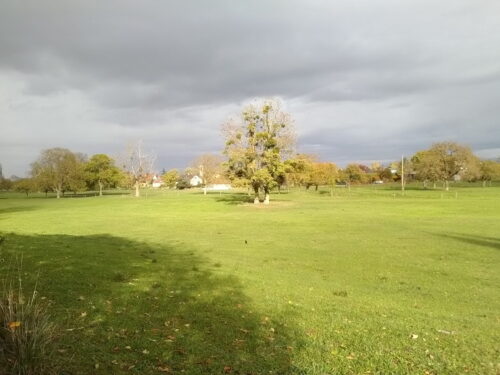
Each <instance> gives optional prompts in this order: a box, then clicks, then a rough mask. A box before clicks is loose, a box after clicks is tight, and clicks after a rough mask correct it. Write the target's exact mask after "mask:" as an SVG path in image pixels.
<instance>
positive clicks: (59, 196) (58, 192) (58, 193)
mask: <svg viewBox="0 0 500 375" xmlns="http://www.w3.org/2000/svg"><path fill="white" fill-rule="evenodd" d="M56 198H57V199H59V198H61V190H59V189H56Z"/></svg>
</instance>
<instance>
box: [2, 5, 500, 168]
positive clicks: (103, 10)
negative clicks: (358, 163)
mask: <svg viewBox="0 0 500 375" xmlns="http://www.w3.org/2000/svg"><path fill="white" fill-rule="evenodd" d="M498 14H500V5H499V3H498V2H496V1H486V0H484V1H465V0H463V1H456V0H453V1H452V0H450V1H442V2H434V1H432V2H431V1H420V0H419V1H407V2H400V1H395V0H391V1H389V0H384V1H382V0H380V1H373V0H372V1H335V2H332V1H307V2H305V1H303V2H300V1H272V2H264V1H262V2H261V1H253V2H242V1H241V2H235V1H230V0H227V1H210V2H206V1H155V0H146V1H141V2H140V3H138V2H135V1H131V0H130V1H104V2H103V1H101V2H92V1H71V2H68V1H62V0H60V1H55V0H47V1H29V0H28V1H14V0H5V1H3V2H1V3H0V124H1V125H0V126H1V127H2V133H3V135H4V136H2V138H1V139H0V146H1V147H0V162H2V163H3V164H4V169H7V170H9V171H12V173H18V174H21V173H23V172H24V171H25V170H26V169H27V168H28V164H29V162H30V161H32V160H33V159H34V158H35V157H36V155H37V153H38V151H39V149H41V148H44V147H52V146H66V147H70V148H72V149H74V150H78V151H83V152H87V153H93V152H109V153H115V152H118V150H119V149H120V148H122V147H123V144H124V143H126V142H127V141H128V140H133V139H139V138H141V139H144V142H145V144H146V145H148V147H151V148H153V149H155V151H156V153H157V154H158V156H159V162H158V167H159V168H161V167H163V166H166V167H169V166H183V165H184V164H185V163H186V162H187V161H188V160H189V159H190V158H192V157H194V156H195V155H196V154H198V153H200V152H209V151H217V150H219V149H220V148H221V141H220V136H219V124H220V123H221V122H222V121H224V119H225V118H227V117H228V116H229V115H231V114H232V113H234V112H235V111H237V110H238V108H239V107H240V106H241V104H242V103H243V102H245V101H247V100H249V99H251V98H253V97H260V96H280V97H282V98H283V99H284V100H285V101H286V103H287V108H288V110H290V111H291V112H292V114H293V115H294V116H295V118H296V120H297V121H296V126H297V129H298V131H299V134H300V135H301V138H300V142H299V146H300V147H301V148H302V150H304V151H310V152H317V153H319V154H320V155H321V156H322V157H323V158H326V159H332V160H337V161H340V162H344V161H346V162H347V161H349V160H374V159H382V160H384V159H387V160H390V159H393V158H397V157H398V155H400V154H401V153H403V152H406V153H408V152H413V151H415V150H417V149H420V148H423V147H426V146H428V145H429V143H432V142H434V141H439V140H443V139H453V140H457V141H460V142H465V143H469V144H471V145H472V146H473V147H474V148H475V149H476V150H479V151H480V150H485V151H484V152H483V154H484V153H486V154H487V155H491V156H494V154H495V153H496V152H497V151H495V150H497V149H499V148H500V144H499V143H500V141H499V140H500V133H499V130H498V129H500V124H499V123H498V121H499V120H498V119H499V118H500V109H499V108H498V105H497V104H496V103H498V102H500V49H499V48H498V45H500V26H499V23H498ZM41 129H43V131H40V130H41ZM499 151H500V150H499Z"/></svg>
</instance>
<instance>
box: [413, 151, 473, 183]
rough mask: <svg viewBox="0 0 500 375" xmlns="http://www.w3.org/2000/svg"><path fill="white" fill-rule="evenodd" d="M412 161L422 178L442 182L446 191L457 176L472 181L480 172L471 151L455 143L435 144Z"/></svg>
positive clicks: (419, 153) (416, 155)
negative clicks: (465, 177)
mask: <svg viewBox="0 0 500 375" xmlns="http://www.w3.org/2000/svg"><path fill="white" fill-rule="evenodd" d="M412 161H413V163H414V168H415V171H416V173H417V175H419V176H420V178H428V179H431V180H433V179H434V180H438V181H442V182H443V184H444V186H445V189H446V190H449V181H450V180H452V179H453V178H454V177H455V176H457V175H459V174H462V175H464V176H467V178H468V179H472V178H473V175H476V174H478V171H479V168H476V166H477V164H476V163H477V158H476V156H475V155H474V154H473V153H472V151H471V149H470V148H469V147H467V146H464V145H460V144H458V143H455V142H440V143H435V144H433V145H432V147H431V148H429V149H428V150H424V151H420V152H417V153H416V154H415V155H414V156H413V158H412Z"/></svg>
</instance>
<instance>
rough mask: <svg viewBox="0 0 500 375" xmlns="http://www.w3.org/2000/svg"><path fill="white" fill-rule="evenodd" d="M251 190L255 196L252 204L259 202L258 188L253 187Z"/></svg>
mask: <svg viewBox="0 0 500 375" xmlns="http://www.w3.org/2000/svg"><path fill="white" fill-rule="evenodd" d="M253 191H254V193H255V198H254V199H253V204H259V203H260V200H259V189H256V188H253Z"/></svg>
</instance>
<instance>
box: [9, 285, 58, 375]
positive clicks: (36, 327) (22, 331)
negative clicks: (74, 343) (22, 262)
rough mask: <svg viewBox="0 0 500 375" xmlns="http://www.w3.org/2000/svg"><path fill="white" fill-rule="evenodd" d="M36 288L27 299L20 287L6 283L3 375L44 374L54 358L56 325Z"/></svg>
mask: <svg viewBox="0 0 500 375" xmlns="http://www.w3.org/2000/svg"><path fill="white" fill-rule="evenodd" d="M37 294H38V293H37V291H36V288H35V290H34V291H33V293H32V294H31V295H30V296H29V297H28V298H26V297H25V296H24V294H23V290H22V286H21V281H19V286H18V287H14V285H13V284H12V283H6V285H5V287H4V289H3V293H2V294H1V295H0V374H1V375H7V374H9V375H10V374H16V375H35V374H36V375H42V374H46V373H47V371H48V369H49V364H50V362H51V361H50V359H51V357H52V350H51V347H52V345H51V344H52V341H53V339H54V335H55V329H54V325H53V324H52V323H51V322H50V318H49V315H48V314H47V305H46V304H44V303H43V301H41V300H40V299H39V298H37Z"/></svg>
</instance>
